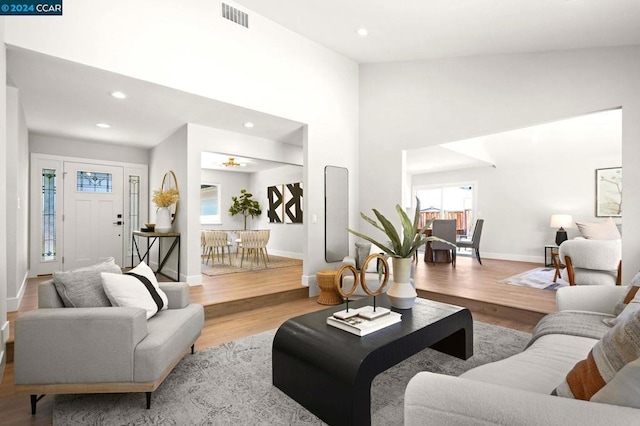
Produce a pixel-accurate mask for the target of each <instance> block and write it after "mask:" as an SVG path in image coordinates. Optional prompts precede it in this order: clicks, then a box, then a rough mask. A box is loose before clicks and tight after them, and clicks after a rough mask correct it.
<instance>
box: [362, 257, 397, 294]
mask: <svg viewBox="0 0 640 426" xmlns="http://www.w3.org/2000/svg"><path fill="white" fill-rule="evenodd" d="M374 259H377V260H376V261H377V262H382V264H383V265H384V279H383V280H382V284H380V288H378V290H377V291H371V290H369V287H367V279H366V278H365V275H367V274H366V273H364V272H362V273H360V284H361V285H362V289H363V290H364V292H365V293H367V294H368V295H369V296H377V295H379V294H382V293H383V292H384V288H385V287H386V286H387V283H388V282H389V263H388V262H387V259H386V258H385V257H384V256H383V255H381V254H379V253H375V254H372V255H370V256H369V257H367V259H366V260H365V261H364V263H363V264H362V270H363V271H366V270H367V266H369V262H371V261H372V260H374ZM354 291H355V290H354Z"/></svg>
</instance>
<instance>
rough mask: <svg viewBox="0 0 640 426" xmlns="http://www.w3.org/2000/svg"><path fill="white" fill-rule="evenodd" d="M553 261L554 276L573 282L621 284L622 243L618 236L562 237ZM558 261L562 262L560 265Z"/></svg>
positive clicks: (573, 283)
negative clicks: (611, 237) (604, 238)
mask: <svg viewBox="0 0 640 426" xmlns="http://www.w3.org/2000/svg"><path fill="white" fill-rule="evenodd" d="M554 262H555V263H556V276H558V275H559V276H560V277H562V279H564V280H565V281H567V282H568V283H569V284H570V285H572V286H573V285H620V284H621V282H622V280H621V270H622V244H621V240H619V239H617V240H593V239H585V238H575V239H573V240H567V241H564V242H563V243H562V244H560V248H559V249H558V257H557V258H555V259H554ZM561 262H564V265H560V263H561ZM562 266H565V268H564V269H562Z"/></svg>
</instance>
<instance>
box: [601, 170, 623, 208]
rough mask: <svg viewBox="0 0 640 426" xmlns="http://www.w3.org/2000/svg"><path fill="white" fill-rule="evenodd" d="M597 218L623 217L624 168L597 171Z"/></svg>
mask: <svg viewBox="0 0 640 426" xmlns="http://www.w3.org/2000/svg"><path fill="white" fill-rule="evenodd" d="M596 217H622V167H609V168H607V169H596Z"/></svg>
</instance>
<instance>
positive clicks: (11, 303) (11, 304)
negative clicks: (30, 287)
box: [7, 271, 29, 312]
mask: <svg viewBox="0 0 640 426" xmlns="http://www.w3.org/2000/svg"><path fill="white" fill-rule="evenodd" d="M28 279H29V271H27V273H26V274H25V275H24V277H22V284H20V290H18V294H17V295H16V297H9V298H7V312H16V311H17V310H18V308H20V303H22V298H23V297H24V292H25V290H26V289H27V281H28Z"/></svg>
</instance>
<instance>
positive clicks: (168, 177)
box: [161, 170, 180, 224]
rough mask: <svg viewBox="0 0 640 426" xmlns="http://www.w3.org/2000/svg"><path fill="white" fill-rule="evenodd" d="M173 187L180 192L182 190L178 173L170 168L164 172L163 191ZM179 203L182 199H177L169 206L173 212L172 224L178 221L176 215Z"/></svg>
mask: <svg viewBox="0 0 640 426" xmlns="http://www.w3.org/2000/svg"><path fill="white" fill-rule="evenodd" d="M171 188H173V189H175V190H176V191H178V193H179V192H180V191H179V190H178V180H177V179H176V174H175V173H173V170H169V171H168V172H167V173H165V174H164V177H163V178H162V187H161V189H162V190H163V191H166V190H167V189H171ZM179 203H180V200H178V201H176V202H175V203H173V204H172V205H171V206H169V212H170V213H171V223H172V224H173V222H175V221H176V217H177V216H178V204H179Z"/></svg>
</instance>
